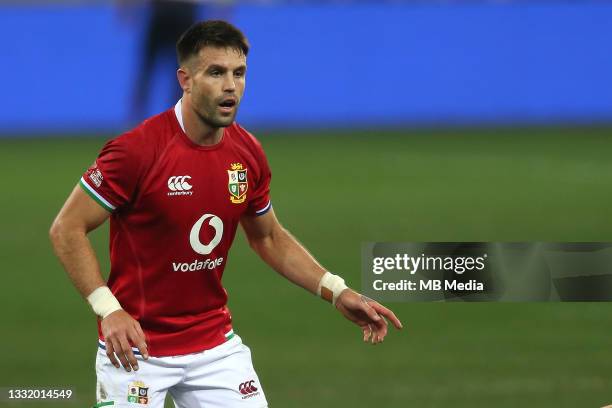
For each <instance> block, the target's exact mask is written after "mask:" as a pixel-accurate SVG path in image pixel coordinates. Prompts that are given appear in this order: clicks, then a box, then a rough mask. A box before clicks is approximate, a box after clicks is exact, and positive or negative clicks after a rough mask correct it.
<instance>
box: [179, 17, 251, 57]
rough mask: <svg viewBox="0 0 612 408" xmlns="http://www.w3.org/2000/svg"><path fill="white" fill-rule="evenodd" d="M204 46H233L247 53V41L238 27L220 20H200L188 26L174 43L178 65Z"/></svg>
mask: <svg viewBox="0 0 612 408" xmlns="http://www.w3.org/2000/svg"><path fill="white" fill-rule="evenodd" d="M206 46H212V47H222V48H225V47H229V48H234V49H236V50H237V51H240V52H242V53H243V54H244V55H245V56H246V55H247V54H248V53H249V42H248V40H247V39H246V37H245V36H244V34H242V31H240V30H239V29H238V28H236V27H235V26H233V25H231V24H230V23H228V22H227V21H222V20H208V21H201V22H199V23H195V24H194V25H192V26H191V27H189V28H188V29H187V31H185V32H184V33H183V34H182V35H181V38H179V40H178V41H177V43H176V56H177V59H178V63H179V65H182V64H183V63H184V62H185V61H187V59H189V57H191V56H193V55H197V54H198V53H199V52H200V50H201V49H202V48H203V47H206Z"/></svg>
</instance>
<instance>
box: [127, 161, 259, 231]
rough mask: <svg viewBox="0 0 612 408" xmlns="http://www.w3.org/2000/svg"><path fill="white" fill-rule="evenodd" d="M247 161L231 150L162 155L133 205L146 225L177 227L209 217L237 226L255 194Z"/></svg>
mask: <svg viewBox="0 0 612 408" xmlns="http://www.w3.org/2000/svg"><path fill="white" fill-rule="evenodd" d="M255 173H256V169H255V165H254V161H253V159H252V158H250V157H248V156H246V155H243V154H240V153H239V152H233V151H229V152H228V151H213V152H198V151H196V152H194V151H187V152H184V151H179V152H174V154H166V155H164V156H162V157H160V158H159V160H158V161H157V162H156V163H154V165H153V166H152V167H151V170H150V171H149V172H148V174H146V177H145V180H144V182H143V183H142V184H141V185H142V191H141V192H140V195H139V199H138V201H137V205H138V206H139V207H140V209H141V210H142V213H144V214H147V215H148V220H149V221H150V220H152V219H153V220H155V221H156V222H160V223H163V224H167V225H168V226H171V225H181V224H184V223H190V222H192V221H193V220H194V219H198V218H199V217H201V216H202V214H214V215H216V216H218V217H219V218H221V219H222V220H223V221H224V222H225V221H228V222H232V221H233V222H237V220H238V219H239V218H240V216H241V215H242V214H243V213H244V212H245V211H246V209H247V207H248V203H249V199H250V197H251V195H252V193H253V191H254V189H255V185H254V179H255V175H256V174H255Z"/></svg>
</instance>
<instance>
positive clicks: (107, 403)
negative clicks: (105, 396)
mask: <svg viewBox="0 0 612 408" xmlns="http://www.w3.org/2000/svg"><path fill="white" fill-rule="evenodd" d="M109 405H115V401H107V402H100V403H98V404H96V405H94V406H93V407H91V408H100V407H107V406H109Z"/></svg>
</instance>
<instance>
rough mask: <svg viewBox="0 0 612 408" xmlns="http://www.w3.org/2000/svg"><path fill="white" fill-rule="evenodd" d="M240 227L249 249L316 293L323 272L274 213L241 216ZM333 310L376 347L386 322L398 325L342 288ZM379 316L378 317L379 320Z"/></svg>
mask: <svg viewBox="0 0 612 408" xmlns="http://www.w3.org/2000/svg"><path fill="white" fill-rule="evenodd" d="M241 224H242V227H243V228H244V231H245V233H246V235H247V239H248V241H249V245H250V246H251V248H253V250H254V251H255V252H256V253H257V254H258V255H259V256H260V257H261V258H262V259H263V260H264V261H265V262H266V263H267V264H268V265H270V266H271V267H272V269H274V270H275V271H276V272H278V273H279V274H281V275H283V276H284V277H285V278H287V279H289V280H290V281H291V282H293V283H295V284H296V285H299V286H301V287H303V288H304V289H306V290H308V291H310V292H312V293H314V294H316V293H317V289H318V286H319V281H320V280H321V278H322V277H323V275H324V274H325V273H326V272H327V271H326V270H325V269H324V268H323V267H322V266H321V265H320V264H319V263H318V262H317V261H316V259H315V258H314V257H313V256H312V255H311V254H310V253H309V252H308V251H307V250H306V248H304V246H303V245H301V244H300V243H299V242H298V241H297V240H296V239H295V238H294V237H293V236H292V235H291V234H290V233H289V231H287V230H286V229H285V228H283V226H282V225H281V224H280V223H279V222H278V219H277V218H276V215H275V214H274V210H270V211H269V212H268V213H266V214H265V215H262V216H248V215H246V216H243V217H242V219H241ZM336 308H337V309H338V310H339V311H340V312H341V313H342V314H343V315H344V317H346V318H347V319H349V320H350V321H352V322H353V323H355V324H357V325H358V326H359V327H361V329H362V331H363V336H364V341H369V340H370V339H371V341H372V343H374V344H376V343H379V342H381V341H383V340H384V338H385V336H386V334H387V322H386V321H385V319H384V318H383V317H386V318H388V319H389V320H391V322H392V323H393V325H394V326H395V327H396V328H398V329H399V328H401V327H402V324H401V322H400V321H399V319H398V318H397V317H396V316H395V314H394V313H393V312H392V311H391V310H389V309H387V308H386V307H384V306H382V305H381V304H379V303H378V302H376V301H374V300H372V299H369V298H367V297H365V296H362V295H360V294H359V293H357V292H355V291H353V290H351V289H345V290H344V291H342V293H341V295H340V296H339V297H338V298H337V300H336ZM381 316H382V317H381Z"/></svg>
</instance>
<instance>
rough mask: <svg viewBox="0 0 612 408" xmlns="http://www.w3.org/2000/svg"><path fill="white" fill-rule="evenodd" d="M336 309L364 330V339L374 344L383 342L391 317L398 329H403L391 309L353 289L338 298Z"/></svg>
mask: <svg viewBox="0 0 612 408" xmlns="http://www.w3.org/2000/svg"><path fill="white" fill-rule="evenodd" d="M336 309H338V310H339V311H340V313H342V314H343V315H344V317H346V318H347V319H348V320H350V321H351V322H353V323H355V324H356V325H358V326H359V327H361V330H362V331H363V341H364V342H366V343H367V342H368V341H371V342H372V344H377V343H381V342H382V341H383V340H384V339H385V336H386V335H387V321H386V320H385V318H387V319H389V320H390V321H391V323H393V326H395V328H396V329H401V328H402V327H403V326H402V322H400V321H399V319H398V318H397V317H396V316H395V313H393V312H392V311H391V310H389V309H387V308H386V307H384V306H383V305H381V304H380V303H378V302H376V301H375V300H372V299H370V298H368V297H367V296H364V295H361V294H359V293H357V292H355V291H353V290H351V289H345V290H344V291H342V293H340V296H338V299H336Z"/></svg>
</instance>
